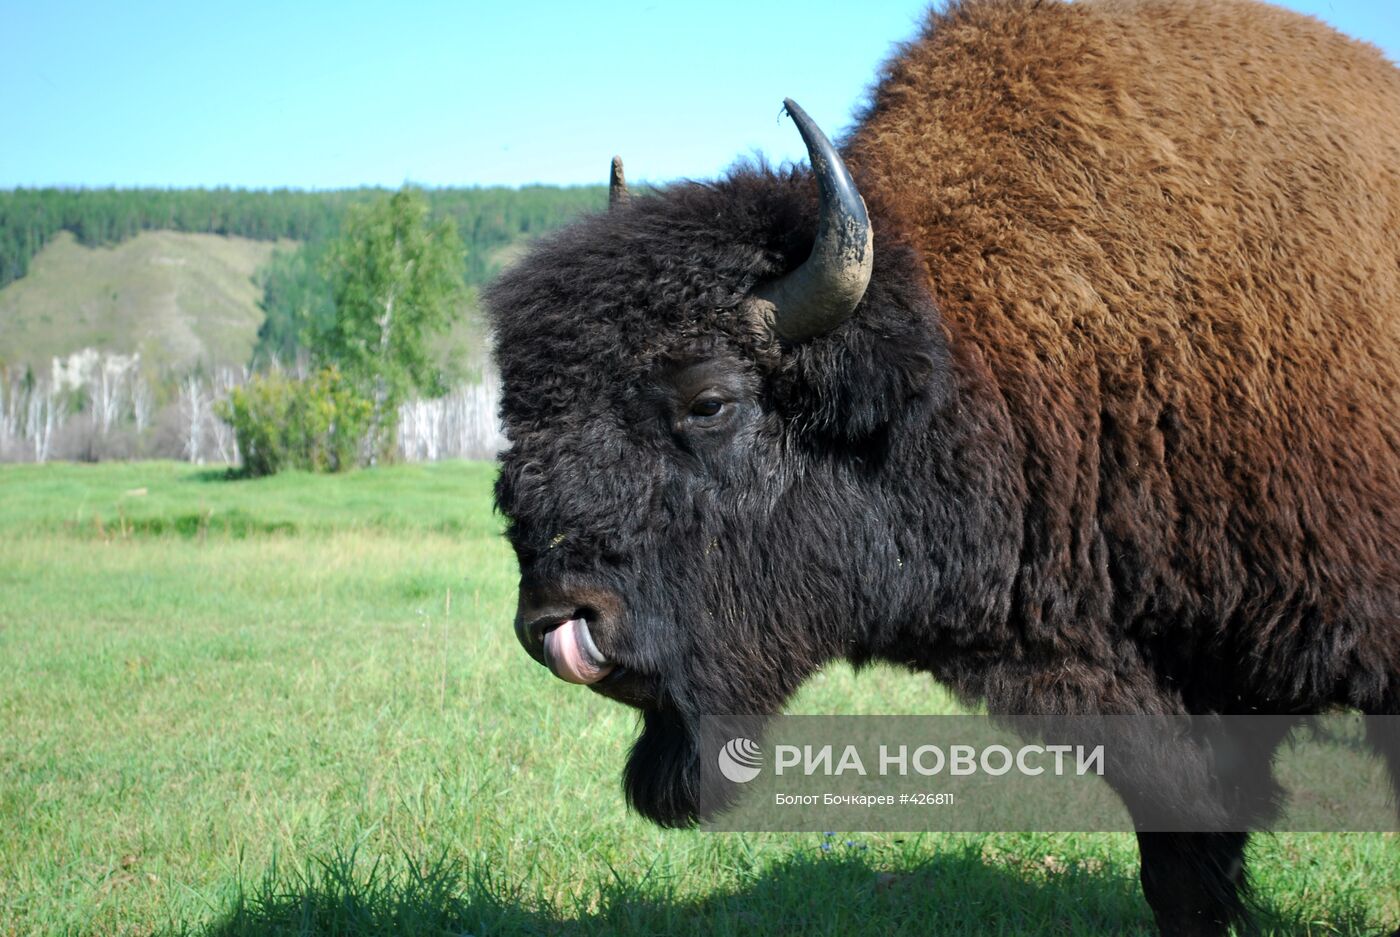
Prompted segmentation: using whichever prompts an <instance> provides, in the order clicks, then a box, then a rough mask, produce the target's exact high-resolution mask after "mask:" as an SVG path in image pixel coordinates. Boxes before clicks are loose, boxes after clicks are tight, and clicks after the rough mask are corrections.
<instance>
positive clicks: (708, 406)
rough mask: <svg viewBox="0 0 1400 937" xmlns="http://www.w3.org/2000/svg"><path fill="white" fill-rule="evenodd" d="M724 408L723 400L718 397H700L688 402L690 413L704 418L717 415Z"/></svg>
mask: <svg viewBox="0 0 1400 937" xmlns="http://www.w3.org/2000/svg"><path fill="white" fill-rule="evenodd" d="M723 409H724V401H723V400H720V399H719V398H718V397H701V398H700V399H699V400H695V401H693V402H692V403H691V404H690V415H691V416H694V417H699V418H701V419H705V418H707V417H712V416H718V415H719V412H720V411H721V410H723Z"/></svg>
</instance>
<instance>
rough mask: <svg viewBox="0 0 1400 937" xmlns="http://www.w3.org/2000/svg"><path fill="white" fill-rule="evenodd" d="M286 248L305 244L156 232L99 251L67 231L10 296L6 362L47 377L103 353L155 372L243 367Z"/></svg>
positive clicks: (7, 290) (2, 356)
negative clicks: (271, 266) (264, 290)
mask: <svg viewBox="0 0 1400 937" xmlns="http://www.w3.org/2000/svg"><path fill="white" fill-rule="evenodd" d="M279 243H280V245H281V246H284V247H287V248H291V247H294V246H295V242H291V241H282V242H272V241H253V240H249V239H247V238H241V237H222V236H219V235H214V234H180V233H176V232H173V231H148V232H143V233H141V234H138V235H136V236H135V237H132V238H130V239H128V240H125V241H122V242H121V243H119V244H117V245H116V246H114V247H96V248H92V247H84V246H82V245H81V244H79V243H78V242H77V240H76V239H75V238H74V236H73V235H72V234H70V233H68V232H66V231H64V232H60V233H59V234H58V235H56V236H55V237H54V238H53V240H51V241H50V242H49V243H48V244H46V245H45V246H44V248H43V249H42V250H41V251H39V253H38V254H36V255H35V257H34V259H33V261H32V263H31V265H30V269H29V273H28V275H27V276H24V277H22V278H21V279H19V280H16V281H15V282H13V283H11V284H9V285H8V286H6V287H4V288H3V289H0V362H4V363H5V364H7V365H9V366H11V367H17V368H23V367H24V366H26V365H30V366H32V367H33V368H34V370H35V372H36V373H40V374H44V373H47V371H48V368H49V362H50V361H51V359H52V358H53V357H54V356H61V355H67V354H70V353H72V352H75V351H79V350H81V349H83V348H96V349H100V350H102V351H106V352H117V353H122V354H130V353H131V352H136V351H139V352H140V353H141V357H142V360H143V362H145V363H146V364H147V366H148V367H155V368H163V367H170V368H173V369H176V370H183V369H185V368H187V367H189V366H192V365H194V364H196V363H198V362H203V363H205V364H212V365H242V364H244V363H246V362H247V361H248V357H249V354H250V353H251V352H252V349H253V343H254V342H255V341H256V339H257V330H258V325H259V324H260V323H261V322H262V320H263V312H262V310H261V309H260V308H258V300H259V298H260V296H261V290H260V289H259V287H258V286H257V285H256V284H255V283H254V281H253V274H254V272H255V271H256V270H257V268H258V267H260V266H261V265H262V264H264V263H265V262H266V261H267V259H268V258H269V257H270V256H271V255H272V253H273V251H274V250H275V249H276V248H277V247H278V246H279Z"/></svg>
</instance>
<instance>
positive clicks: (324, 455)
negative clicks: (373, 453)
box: [217, 367, 372, 477]
mask: <svg viewBox="0 0 1400 937" xmlns="http://www.w3.org/2000/svg"><path fill="white" fill-rule="evenodd" d="M371 409H372V407H371V405H370V402H369V401H367V400H365V399H363V398H362V397H360V396H359V395H358V394H357V393H356V392H355V390H354V389H353V388H352V387H351V385H350V384H349V382H347V381H346V380H345V378H344V377H343V376H342V375H341V373H340V371H339V369H337V368H335V367H327V368H323V369H322V370H321V371H320V372H318V373H317V374H315V375H313V376H311V377H308V378H301V379H297V378H289V377H286V376H285V375H282V374H262V375H258V376H257V377H254V378H253V379H252V380H250V381H249V382H248V383H247V384H245V385H243V386H242V387H236V388H234V389H233V390H232V391H231V392H230V393H229V397H228V399H227V400H226V401H223V402H221V403H220V404H219V405H218V411H217V412H218V415H219V418H220V419H222V420H224V421H225V422H226V423H228V424H229V425H230V426H232V427H233V432H234V436H235V437H236V438H237V440H238V451H239V453H240V454H241V455H242V458H243V471H244V472H245V473H246V474H248V475H251V476H254V477H257V476H260V475H272V474H273V473H275V472H278V471H281V470H282V469H287V468H295V469H305V470H307V471H313V472H339V471H341V470H342V469H346V468H349V467H350V466H352V465H354V464H356V462H357V460H358V459H359V458H360V456H361V454H362V447H363V445H364V439H365V435H366V433H367V432H368V430H369V421H370V411H371Z"/></svg>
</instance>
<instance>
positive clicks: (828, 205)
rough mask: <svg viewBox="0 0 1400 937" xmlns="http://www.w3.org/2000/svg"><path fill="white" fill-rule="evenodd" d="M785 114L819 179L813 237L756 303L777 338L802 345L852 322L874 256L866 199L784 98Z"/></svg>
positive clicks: (822, 137)
mask: <svg viewBox="0 0 1400 937" xmlns="http://www.w3.org/2000/svg"><path fill="white" fill-rule="evenodd" d="M783 109H784V110H786V111H787V113H788V115H789V116H791V117H792V120H793V123H795V124H796V125H797V130H798V133H800V134H801V135H802V142H803V143H805V144H806V146H807V157H808V159H809V161H810V162H811V164H812V175H813V176H815V177H816V180H817V192H818V196H819V202H820V208H819V218H818V222H817V233H816V239H815V241H814V243H813V245H812V253H811V255H810V256H809V257H808V258H807V260H805V261H804V262H803V263H802V265H801V266H800V267H798V268H797V269H796V270H793V271H792V272H791V273H788V274H787V275H786V276H784V277H782V278H781V279H779V280H777V281H775V282H774V283H771V284H769V285H768V286H766V287H763V288H762V289H760V290H759V291H758V294H757V298H759V299H761V300H765V301H766V302H768V303H771V304H772V316H773V327H774V329H776V330H777V332H778V334H779V335H781V336H782V337H783V338H786V339H788V340H790V341H803V340H805V339H809V338H813V337H815V336H817V335H821V334H822V333H824V332H829V331H831V330H832V329H834V328H835V327H836V326H838V325H840V324H841V323H842V322H844V321H845V320H846V319H848V318H850V316H851V313H853V312H854V311H855V308H856V306H857V304H859V303H860V300H861V297H862V296H864V295H865V288H866V287H867V286H868V285H869V283H870V274H871V270H872V268H873V265H874V256H875V251H874V243H873V235H872V232H871V228H870V218H869V215H868V214H867V212H866V210H865V200H864V199H862V198H861V197H860V192H858V191H857V190H856V186H855V182H854V181H853V180H852V179H851V174H850V171H849V170H847V169H846V164H845V163H844V162H843V161H842V159H841V155H840V154H839V153H838V152H837V151H836V148H835V147H834V146H832V145H831V141H830V140H829V139H828V138H827V136H826V134H825V133H823V132H822V129H821V128H820V127H818V126H817V123H816V121H814V120H812V118H811V117H810V116H808V114H807V112H806V111H804V110H803V109H802V108H801V106H799V105H798V103H797V102H796V101H794V100H793V99H792V98H784V99H783Z"/></svg>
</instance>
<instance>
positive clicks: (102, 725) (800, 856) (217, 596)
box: [0, 463, 1400, 937]
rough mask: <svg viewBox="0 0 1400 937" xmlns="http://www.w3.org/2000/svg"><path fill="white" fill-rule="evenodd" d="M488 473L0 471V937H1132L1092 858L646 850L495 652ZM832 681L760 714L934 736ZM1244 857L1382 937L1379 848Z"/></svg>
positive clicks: (1014, 842)
mask: <svg viewBox="0 0 1400 937" xmlns="http://www.w3.org/2000/svg"><path fill="white" fill-rule="evenodd" d="M493 474H494V469H493V467H492V466H491V465H489V464H478V463H435V464H428V465H413V466H392V467H388V468H382V469H376V470H371V471H360V472H354V473H350V474H346V475H341V476H321V477H314V476H307V475H300V474H286V475H279V476H276V477H273V478H269V479H263V480H258V481H242V480H229V479H227V478H226V477H225V476H224V474H223V473H222V472H221V471H217V470H203V469H197V468H192V467H189V466H185V465H179V464H174V463H125V464H123V463H106V464H101V465H57V464H51V465H46V466H31V465H14V466H0V935H31V934H104V935H107V934H154V935H177V934H187V935H201V937H235V935H283V934H286V935H293V934H296V935H301V934H306V935H310V934H334V935H370V934H408V935H418V934H421V935H430V934H431V935H445V934H472V935H477V937H484V935H490V934H562V935H589V934H623V935H629V934H638V935H640V934H648V935H650V934H695V935H701V934H755V933H756V934H767V933H785V934H796V933H803V934H807V933H814V934H841V935H845V934H871V935H886V934H948V935H953V934H957V935H981V934H988V935H990V934H1007V935H1011V934H1036V933H1055V934H1081V933H1082V934H1101V933H1144V934H1145V933H1150V932H1151V917H1150V914H1149V912H1148V909H1147V906H1146V903H1145V902H1144V901H1143V899H1142V897H1141V894H1140V892H1139V889H1138V885H1137V880H1136V875H1137V869H1136V849H1135V845H1134V842H1133V840H1132V838H1131V837H1130V836H1128V835H1126V834H1092V835H1090V834H1076V835H1067V834H1055V835H1051V834H1020V835H1015V834H995V835H993V834H975V835H974V834H959V835H950V834H924V835H892V834H881V835H864V834H846V833H839V832H838V833H834V834H831V835H824V834H737V833H734V834H719V833H705V832H700V831H685V832H663V831H660V830H657V829H654V828H652V827H651V826H649V825H648V824H646V823H645V822H643V821H641V820H639V819H638V818H637V817H635V816H632V815H630V814H629V813H628V812H627V810H626V808H625V805H624V802H623V799H622V796H621V793H620V789H619V770H620V767H621V764H622V762H623V759H624V756H625V752H626V750H627V747H628V746H629V744H630V742H631V740H632V738H633V736H634V733H635V725H634V717H633V716H632V714H631V713H630V711H629V710H626V709H625V708H623V707H621V706H618V705H616V704H613V703H610V702H608V701H606V700H604V699H602V698H600V697H598V696H596V695H594V694H591V693H589V692H587V691H584V690H582V689H580V688H578V687H571V686H568V685H566V684H564V683H562V682H561V681H558V680H555V679H553V678H551V677H550V676H549V675H548V674H547V673H545V671H544V670H543V669H541V668H540V667H539V666H537V665H536V664H535V663H534V662H533V661H531V660H530V659H529V658H528V657H527V656H526V655H525V654H524V653H523V652H522V651H521V650H520V648H519V647H518V645H517V644H516V641H515V638H514V635H513V633H512V630H511V627H510V622H511V618H512V614H513V609H514V593H515V574H516V569H515V563H514V559H513V558H512V556H511V553H510V551H509V549H508V548H507V546H506V545H505V543H504V542H503V541H502V539H501V538H500V520H499V518H498V517H496V516H495V515H494V513H493V512H492V509H491V499H490V488H491V481H492V477H493ZM951 708H952V704H951V703H950V702H949V700H948V699H947V697H946V696H945V695H944V694H943V693H942V692H941V691H940V690H938V689H937V688H936V687H935V686H933V685H932V684H930V683H929V682H928V680H927V679H926V678H922V677H918V676H914V675H908V674H903V673H898V672H895V671H893V670H888V669H879V668H876V669H874V670H870V671H867V672H865V673H862V674H861V675H859V676H856V675H854V674H852V673H851V672H850V671H849V669H847V668H845V667H833V668H831V669H830V670H829V671H828V672H826V673H824V674H822V675H821V676H820V677H818V678H817V679H816V680H814V681H813V682H812V683H811V684H809V685H808V687H807V688H806V689H805V690H804V691H803V693H802V694H801V695H800V697H799V698H798V699H797V700H796V701H795V702H794V704H793V706H792V711H794V712H813V713H816V712H831V713H865V712H871V713H877V712H902V713H925V712H944V711H950V710H951ZM1251 849H1252V863H1253V868H1254V871H1255V883H1256V889H1257V899H1256V900H1257V903H1258V907H1259V915H1260V920H1261V923H1262V925H1263V930H1264V932H1266V933H1276V934H1319V935H1321V934H1378V933H1382V932H1388V931H1389V930H1390V929H1393V928H1395V927H1397V926H1400V839H1397V837H1396V836H1394V835H1393V834H1364V835H1363V834H1331V835H1315V834H1278V835H1274V836H1261V837H1257V838H1256V840H1255V842H1254V844H1253V845H1252V847H1251Z"/></svg>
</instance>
